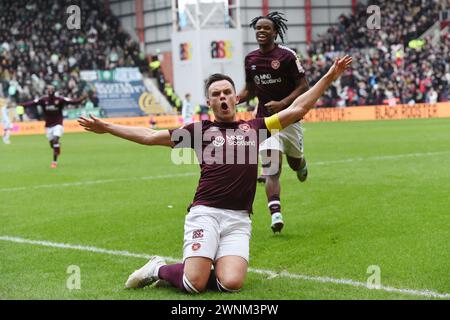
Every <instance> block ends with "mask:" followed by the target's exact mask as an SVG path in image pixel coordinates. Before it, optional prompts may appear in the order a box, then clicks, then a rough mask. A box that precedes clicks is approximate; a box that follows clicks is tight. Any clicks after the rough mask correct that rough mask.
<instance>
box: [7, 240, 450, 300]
mask: <svg viewBox="0 0 450 320" xmlns="http://www.w3.org/2000/svg"><path fill="white" fill-rule="evenodd" d="M0 240H2V241H8V242H15V243H25V244H32V245H38V246H44V247H52V248H60V249H72V250H80V251H89V252H94V253H103V254H109V255H115V256H123V257H133V258H142V259H149V258H150V257H151V256H152V255H149V254H144V253H132V252H129V251H116V250H109V249H102V248H97V247H93V246H83V245H73V244H67V243H58V242H50V241H42V240H30V239H24V238H19V237H11V236H0ZM162 258H163V259H165V260H166V261H167V262H181V260H180V259H176V258H172V257H162ZM248 271H249V272H253V273H257V274H260V275H264V276H267V277H268V279H273V278H276V277H283V278H289V279H297V280H305V281H313V282H321V283H333V284H341V285H349V286H352V287H360V288H366V289H369V288H368V287H367V284H366V283H364V282H359V281H354V280H351V279H336V278H330V277H319V276H307V275H302V274H295V273H289V272H286V271H282V272H276V271H271V270H264V269H255V268H249V269H248ZM369 290H381V291H386V292H393V293H401V294H408V295H414V296H423V297H428V298H441V299H446V298H450V293H439V292H434V291H431V290H413V289H401V288H393V287H388V286H380V287H379V288H378V289H369Z"/></svg>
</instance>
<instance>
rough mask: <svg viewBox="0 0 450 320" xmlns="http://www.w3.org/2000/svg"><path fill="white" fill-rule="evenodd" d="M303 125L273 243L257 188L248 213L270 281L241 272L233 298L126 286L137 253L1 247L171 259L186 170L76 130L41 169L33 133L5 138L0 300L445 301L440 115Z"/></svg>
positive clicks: (0, 181) (446, 162)
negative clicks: (371, 283)
mask: <svg viewBox="0 0 450 320" xmlns="http://www.w3.org/2000/svg"><path fill="white" fill-rule="evenodd" d="M305 128H306V131H305V141H306V143H305V151H306V156H307V160H308V163H309V176H308V180H307V182H306V183H300V182H298V181H297V180H296V176H295V174H294V173H293V172H291V171H290V169H289V168H287V167H284V171H283V174H282V212H283V215H284V218H285V223H286V225H285V229H284V230H283V231H282V233H281V234H279V235H274V234H272V231H271V230H270V217H269V214H268V212H267V208H266V200H265V193H264V188H263V186H262V185H258V189H257V195H256V199H255V203H254V209H255V214H254V215H253V217H252V220H253V235H252V239H251V252H250V254H251V257H250V267H251V268H253V269H256V270H268V271H273V272H274V275H276V276H270V275H268V274H267V273H263V274H261V273H258V272H249V274H248V277H247V280H246V283H245V285H244V288H243V290H242V291H241V292H240V293H238V294H232V295H227V294H219V293H212V292H208V293H206V294H204V295H201V296H189V295H186V294H183V293H180V292H178V291H177V290H176V289H174V288H146V289H143V290H125V289H124V288H123V286H124V283H125V281H126V279H127V277H128V275H129V274H130V273H131V272H132V271H133V270H135V269H137V268H139V267H140V266H142V265H143V264H144V263H145V262H146V260H145V259H144V258H142V257H141V258H140V257H131V256H126V255H120V254H118V255H112V254H107V253H98V252H92V251H87V250H72V249H68V248H62V247H52V246H43V245H38V244H33V243H17V242H13V241H9V240H6V239H8V238H5V237H7V236H9V237H18V238H23V239H28V240H35V241H49V242H53V243H65V244H70V245H81V246H91V247H95V248H103V249H108V250H113V251H128V252H131V253H139V254H149V255H151V254H157V255H161V256H165V257H173V258H175V259H180V258H181V248H182V239H183V223H184V216H185V214H186V207H187V206H188V204H189V203H190V201H191V200H192V197H193V195H194V192H195V187H196V184H197V180H198V168H197V166H196V165H189V166H188V165H182V166H177V165H174V164H172V162H171V161H170V152H171V151H170V149H168V148H167V149H166V148H163V147H152V148H150V147H144V146H140V145H137V144H133V143H130V142H126V141H123V140H120V139H117V138H115V137H112V136H109V135H94V134H88V133H80V134H66V135H64V137H63V138H62V156H61V159H60V161H59V167H58V168H57V169H56V170H52V169H50V161H51V149H50V148H49V146H48V142H47V141H46V138H45V137H44V136H43V135H42V136H23V137H14V136H13V137H12V139H11V140H12V144H11V145H3V144H2V145H0V160H1V166H0V221H1V223H0V237H1V239H2V240H0V257H1V258H0V299H432V298H433V296H432V294H427V291H426V290H429V291H431V292H434V293H439V294H442V295H444V296H441V297H437V298H446V297H450V295H448V293H450V278H449V273H448V272H449V270H450V232H449V230H450V195H449V191H450V119H430V120H403V121H379V122H375V121H374V122H347V123H307V124H305ZM186 173H187V174H186ZM142 177H144V178H142ZM78 182H80V183H78ZM70 265H76V266H78V267H79V268H80V275H81V288H80V289H75V290H69V289H68V288H67V287H66V281H67V279H68V278H69V277H70V276H71V274H68V273H67V268H68V267H69V266H70ZM371 265H376V266H379V268H380V271H381V274H380V276H381V277H380V279H381V285H382V286H383V287H382V289H380V290H376V289H368V288H367V287H364V286H362V285H361V284H364V283H366V282H367V279H368V277H370V275H371V274H370V273H367V269H368V267H369V266H371ZM303 276H306V277H303ZM318 277H328V278H325V279H324V278H318ZM333 279H344V280H346V281H347V282H345V281H344V283H340V282H339V281H335V280H333ZM358 284H359V286H358ZM388 287H389V288H394V290H393V291H392V290H389V289H386V288H388ZM402 289H410V290H416V291H417V293H416V294H407V293H404V292H403V293H402V292H401V290H402ZM445 294H447V296H445ZM434 298H436V297H434Z"/></svg>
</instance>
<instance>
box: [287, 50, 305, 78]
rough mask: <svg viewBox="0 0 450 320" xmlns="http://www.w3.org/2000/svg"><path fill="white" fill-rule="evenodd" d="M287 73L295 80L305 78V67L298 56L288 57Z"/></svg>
mask: <svg viewBox="0 0 450 320" xmlns="http://www.w3.org/2000/svg"><path fill="white" fill-rule="evenodd" d="M286 72H287V74H288V75H289V76H291V77H292V78H293V79H297V78H302V77H304V76H305V69H303V66H302V64H301V63H300V59H299V58H298V57H297V56H296V55H294V54H288V55H287V58H286Z"/></svg>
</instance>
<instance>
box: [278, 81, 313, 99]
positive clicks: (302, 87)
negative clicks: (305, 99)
mask: <svg viewBox="0 0 450 320" xmlns="http://www.w3.org/2000/svg"><path fill="white" fill-rule="evenodd" d="M308 89H309V84H308V80H306V76H304V77H302V78H301V79H299V80H298V82H297V85H296V87H295V89H294V90H293V91H292V92H291V94H290V95H288V96H287V97H286V98H284V99H283V100H281V102H282V103H283V104H284V105H286V106H289V105H291V104H292V103H293V102H294V101H295V99H296V98H297V97H299V96H300V95H302V94H303V93H305V92H306V91H308Z"/></svg>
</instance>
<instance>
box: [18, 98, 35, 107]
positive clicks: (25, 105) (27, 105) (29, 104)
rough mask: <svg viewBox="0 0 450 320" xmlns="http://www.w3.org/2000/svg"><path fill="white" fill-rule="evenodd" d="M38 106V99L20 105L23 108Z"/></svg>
mask: <svg viewBox="0 0 450 320" xmlns="http://www.w3.org/2000/svg"><path fill="white" fill-rule="evenodd" d="M39 104H40V100H39V99H34V100H31V101H26V102H22V103H21V104H20V105H21V106H23V107H24V108H27V107H34V106H37V105H39Z"/></svg>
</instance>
